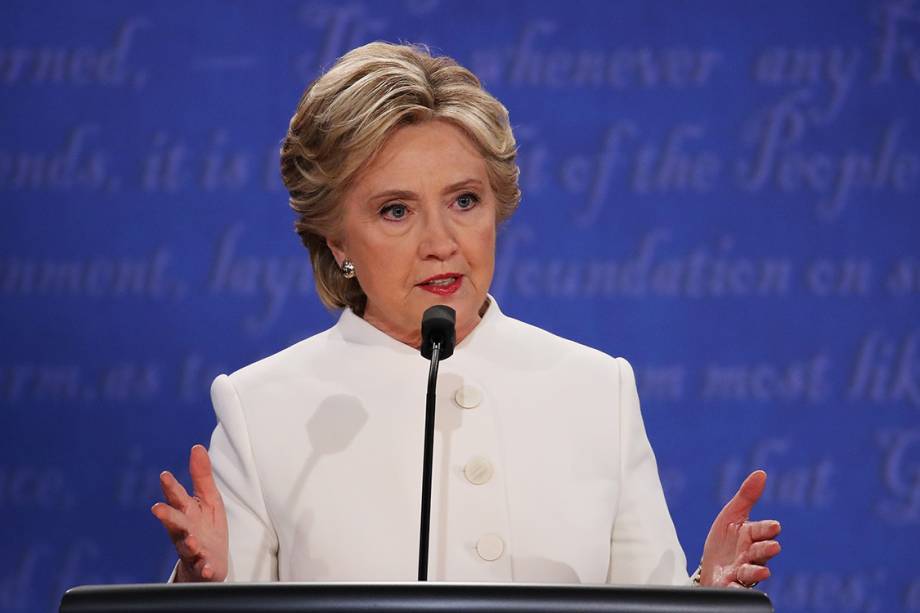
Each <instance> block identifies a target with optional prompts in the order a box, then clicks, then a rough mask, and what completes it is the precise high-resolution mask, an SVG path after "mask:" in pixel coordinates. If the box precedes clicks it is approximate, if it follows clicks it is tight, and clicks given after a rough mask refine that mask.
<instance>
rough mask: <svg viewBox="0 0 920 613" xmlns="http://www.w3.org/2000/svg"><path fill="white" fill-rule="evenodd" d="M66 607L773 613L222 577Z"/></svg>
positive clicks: (596, 595) (594, 591)
mask: <svg viewBox="0 0 920 613" xmlns="http://www.w3.org/2000/svg"><path fill="white" fill-rule="evenodd" d="M60 611H61V613H103V612H105V613H114V612H115V611H118V612H126V613H165V612H167V611H169V612H171V613H175V612H188V613H212V612H216V611H268V612H280V611H283V612H285V613H293V612H295V611H296V612H302V613H319V612H320V611H322V612H324V613H370V612H374V613H391V612H395V611H407V612H410V611H424V612H433V611H437V612H439V613H443V612H447V611H457V612H459V613H473V612H476V613H485V612H486V611H489V612H492V611H501V612H502V613H505V612H507V613H524V612H528V613H530V612H539V613H551V612H552V613H575V612H579V613H581V612H590V613H659V612H661V613H664V612H666V611H667V612H669V613H722V612H728V611H732V612H743V613H747V612H750V613H771V612H772V611H773V607H772V605H771V604H770V599H769V598H767V597H766V595H764V594H763V593H761V592H757V591H754V590H743V589H711V588H696V587H648V586H643V587H620V586H606V585H533V584H519V583H514V584H502V583H415V582H413V583H220V584H201V583H199V584H181V585H175V584H152V585H117V586H83V587H77V588H73V589H71V590H68V591H67V593H66V594H64V597H63V599H62V600H61V608H60Z"/></svg>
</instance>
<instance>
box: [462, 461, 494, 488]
mask: <svg viewBox="0 0 920 613" xmlns="http://www.w3.org/2000/svg"><path fill="white" fill-rule="evenodd" d="M493 474H495V469H494V468H493V467H492V462H489V461H488V460H487V459H485V458H483V457H475V458H473V459H472V460H470V461H469V462H467V463H466V466H464V467H463V475H464V476H465V477H466V480H467V481H469V482H470V483H472V484H473V485H482V484H483V483H488V482H489V479H491V478H492V475H493Z"/></svg>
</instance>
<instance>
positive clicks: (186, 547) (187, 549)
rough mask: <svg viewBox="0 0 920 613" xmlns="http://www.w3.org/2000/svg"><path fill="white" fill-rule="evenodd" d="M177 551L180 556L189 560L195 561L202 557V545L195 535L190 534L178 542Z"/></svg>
mask: <svg viewBox="0 0 920 613" xmlns="http://www.w3.org/2000/svg"><path fill="white" fill-rule="evenodd" d="M176 551H178V552H179V555H180V556H181V557H182V558H184V559H187V560H193V559H195V558H197V557H198V556H200V555H202V553H203V552H202V550H201V544H200V543H199V542H198V539H197V538H195V535H194V534H188V535H186V537H185V538H183V539H180V540H178V541H176Z"/></svg>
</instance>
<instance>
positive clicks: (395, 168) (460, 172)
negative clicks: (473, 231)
mask: <svg viewBox="0 0 920 613" xmlns="http://www.w3.org/2000/svg"><path fill="white" fill-rule="evenodd" d="M486 176H487V173H486V163H485V159H484V158H483V156H482V154H481V153H480V152H479V149H478V148H477V147H476V145H475V144H474V143H473V141H472V140H471V139H470V137H469V136H468V135H467V134H466V132H464V131H463V130H462V129H461V128H459V127H457V126H455V125H453V124H452V123H450V122H447V121H443V120H429V121H425V122H422V123H418V124H409V125H406V126H402V127H400V128H398V129H397V130H395V131H394V132H393V133H392V134H391V135H390V136H389V137H388V138H387V140H386V141H384V144H383V146H382V147H381V148H380V150H379V151H377V153H376V154H375V155H374V157H372V158H371V159H370V160H369V161H368V163H367V165H366V166H365V167H364V168H363V169H362V171H361V172H360V173H359V175H358V177H357V181H356V185H358V186H363V187H365V188H367V189H368V190H377V189H379V188H381V187H384V186H390V185H392V184H393V183H394V182H397V183H398V182H409V183H418V182H422V181H424V180H426V179H427V180H435V181H436V182H438V183H457V182H460V181H464V180H467V179H480V180H483V179H485V178H486Z"/></svg>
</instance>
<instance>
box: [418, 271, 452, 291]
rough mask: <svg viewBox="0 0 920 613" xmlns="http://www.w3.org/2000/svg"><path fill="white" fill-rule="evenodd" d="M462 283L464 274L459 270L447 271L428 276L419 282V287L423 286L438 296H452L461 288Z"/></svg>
mask: <svg viewBox="0 0 920 613" xmlns="http://www.w3.org/2000/svg"><path fill="white" fill-rule="evenodd" d="M462 283H463V275H461V274H460V273H458V272H446V273H443V274H440V275H434V276H433V277H428V278H427V279H425V280H424V281H422V282H421V283H419V284H418V285H417V287H420V288H422V289H423V290H425V291H426V292H431V293H432V294H437V295H438V296H450V295H451V294H453V293H454V292H456V291H457V290H458V289H460V285H461V284H462Z"/></svg>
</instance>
